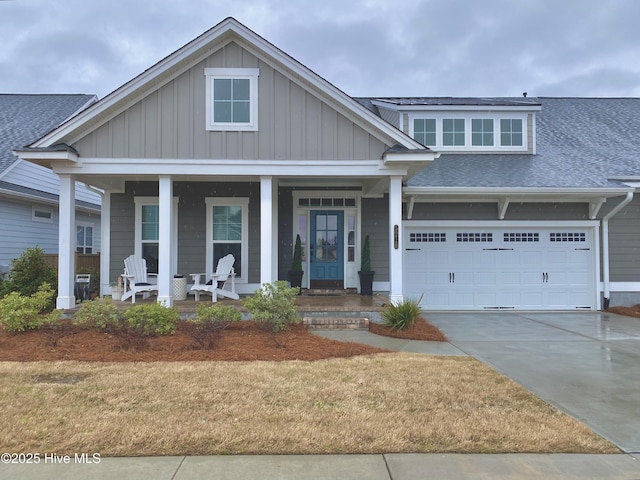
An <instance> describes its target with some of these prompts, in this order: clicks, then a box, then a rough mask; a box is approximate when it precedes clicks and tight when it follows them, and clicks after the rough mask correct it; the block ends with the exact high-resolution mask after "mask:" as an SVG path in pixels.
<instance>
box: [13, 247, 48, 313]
mask: <svg viewBox="0 0 640 480" xmlns="http://www.w3.org/2000/svg"><path fill="white" fill-rule="evenodd" d="M5 283H6V284H5V285H4V287H5V291H6V292H7V293H8V292H18V293H20V294H22V295H33V294H34V293H36V292H37V291H38V289H39V288H40V286H41V285H42V284H44V283H48V284H49V285H50V286H51V285H56V283H57V282H56V269H55V268H54V267H51V266H50V265H48V264H47V262H46V260H45V257H44V250H42V249H41V248H40V247H34V248H27V249H26V250H25V251H24V252H22V255H20V257H19V258H16V259H14V260H13V261H12V262H11V275H10V279H9V280H8V281H7V282H5ZM50 305H51V308H50V309H49V310H51V309H53V299H52V300H51V301H50Z"/></svg>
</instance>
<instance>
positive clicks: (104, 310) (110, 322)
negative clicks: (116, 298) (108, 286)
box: [73, 298, 122, 333]
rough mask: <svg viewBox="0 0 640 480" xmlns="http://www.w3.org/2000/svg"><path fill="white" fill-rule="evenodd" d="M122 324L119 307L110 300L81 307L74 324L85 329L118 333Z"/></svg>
mask: <svg viewBox="0 0 640 480" xmlns="http://www.w3.org/2000/svg"><path fill="white" fill-rule="evenodd" d="M121 323H122V319H121V318H120V314H119V312H118V307H116V304H115V303H113V302H112V301H111V299H110V298H102V299H96V300H94V301H92V302H84V303H82V304H81V305H80V308H79V309H78V312H77V313H76V315H75V318H74V319H73V324H74V325H77V326H79V327H83V328H97V329H99V330H105V331H107V332H110V333H111V332H116V331H117V330H118V329H119V328H120V325H121Z"/></svg>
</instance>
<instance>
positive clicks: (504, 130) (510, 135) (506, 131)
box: [500, 118, 522, 147]
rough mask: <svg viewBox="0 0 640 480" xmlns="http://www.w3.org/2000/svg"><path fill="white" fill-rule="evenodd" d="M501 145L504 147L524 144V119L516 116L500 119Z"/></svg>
mask: <svg viewBox="0 0 640 480" xmlns="http://www.w3.org/2000/svg"><path fill="white" fill-rule="evenodd" d="M500 145H501V146H502V147H521V146H522V120H520V119H516V118H503V119H502V120H500Z"/></svg>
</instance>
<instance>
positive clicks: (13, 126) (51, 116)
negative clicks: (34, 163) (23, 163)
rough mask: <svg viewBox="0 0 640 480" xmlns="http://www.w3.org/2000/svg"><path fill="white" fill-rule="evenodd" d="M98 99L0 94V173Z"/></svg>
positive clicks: (75, 96)
mask: <svg viewBox="0 0 640 480" xmlns="http://www.w3.org/2000/svg"><path fill="white" fill-rule="evenodd" d="M96 100H97V97H96V96H95V95H49V94H47V95H22V94H0V174H1V173H2V172H4V171H5V170H6V169H7V168H9V167H10V166H11V165H12V164H13V163H14V162H16V161H17V160H18V158H17V157H16V156H15V155H14V154H13V149H14V148H19V147H24V146H26V145H29V144H30V143H31V142H33V141H35V140H37V139H38V138H40V137H42V136H43V135H45V134H46V133H48V132H50V131H51V130H53V129H54V128H55V127H57V126H58V125H60V124H61V123H62V122H64V121H65V120H66V119H68V118H69V117H71V116H73V115H74V114H76V113H77V112H79V111H80V110H82V109H84V108H86V107H87V106H88V105H90V104H91V103H94V102H95V101H96Z"/></svg>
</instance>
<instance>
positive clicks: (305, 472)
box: [0, 454, 640, 480]
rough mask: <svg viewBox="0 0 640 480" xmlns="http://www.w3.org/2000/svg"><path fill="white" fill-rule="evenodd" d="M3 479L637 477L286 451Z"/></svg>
mask: <svg viewBox="0 0 640 480" xmlns="http://www.w3.org/2000/svg"><path fill="white" fill-rule="evenodd" d="M0 478H2V479H3V480H9V479H10V480H45V479H46V480H48V479H64V480H85V479H88V478H90V479H92V480H112V479H118V480H130V479H131V480H134V479H135V480H204V479H215V480H231V479H233V480H239V479H241V480H254V479H255V480H276V479H278V480H306V479H310V480H311V479H313V480H336V479H339V480H362V479H366V480H423V479H431V478H433V479H438V480H453V479H455V480H466V479H470V480H471V479H473V480H478V479H510V480H520V479H522V480H525V479H526V480H530V479H545V480H556V479H558V480H559V479H563V480H566V479H576V480H578V479H580V480H590V479H593V480H596V479H597V480H609V479H611V480H613V479H617V480H638V479H640V462H639V461H638V460H637V459H635V458H634V457H632V456H630V455H622V454H620V455H564V454H560V455H555V454H553V455H533V454H502V455H457V454H443V455H440V454H430V455H424V454H387V455H285V456H271V455H264V456H254V455H247V456H207V457H137V458H103V459H101V461H100V463H99V464H89V465H83V464H74V463H71V464H67V465H60V464H55V465H51V464H44V463H42V462H41V463H40V464H37V465H0Z"/></svg>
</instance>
